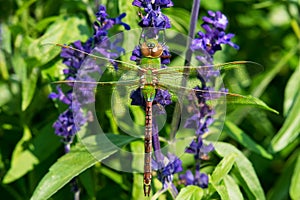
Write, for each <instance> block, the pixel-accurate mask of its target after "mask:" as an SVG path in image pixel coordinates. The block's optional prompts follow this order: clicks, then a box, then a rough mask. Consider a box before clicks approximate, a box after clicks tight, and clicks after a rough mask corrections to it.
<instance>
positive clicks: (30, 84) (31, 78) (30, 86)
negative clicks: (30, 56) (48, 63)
mask: <svg viewBox="0 0 300 200" xmlns="http://www.w3.org/2000/svg"><path fill="white" fill-rule="evenodd" d="M38 77H39V68H36V67H35V68H33V69H32V70H31V71H30V72H26V73H25V76H24V77H23V79H22V111H24V110H26V108H27V107H28V106H29V105H30V103H31V101H32V99H33V96H34V93H35V89H36V86H37V84H36V83H37V80H38Z"/></svg>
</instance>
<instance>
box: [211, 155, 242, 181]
mask: <svg viewBox="0 0 300 200" xmlns="http://www.w3.org/2000/svg"><path fill="white" fill-rule="evenodd" d="M236 157H237V155H236V154H235V153H232V154H228V155H226V156H225V157H224V158H223V159H222V160H221V162H220V163H219V164H218V165H217V167H216V168H215V170H214V171H213V173H212V175H211V178H212V180H211V181H212V182H213V183H214V184H215V185H218V184H219V183H220V182H221V181H222V179H223V178H224V177H225V176H226V175H227V174H228V173H229V171H230V170H231V168H232V166H233V164H234V163H235V159H236Z"/></svg>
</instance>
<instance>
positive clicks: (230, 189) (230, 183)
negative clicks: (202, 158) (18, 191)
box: [223, 175, 243, 200]
mask: <svg viewBox="0 0 300 200" xmlns="http://www.w3.org/2000/svg"><path fill="white" fill-rule="evenodd" d="M223 181H224V184H225V187H226V191H227V193H228V196H230V200H240V199H243V194H242V192H241V190H240V188H239V186H238V184H237V183H236V182H235V181H234V179H233V178H232V177H231V176H229V175H226V176H225V177H224V179H223Z"/></svg>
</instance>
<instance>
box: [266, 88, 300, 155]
mask: <svg viewBox="0 0 300 200" xmlns="http://www.w3.org/2000/svg"><path fill="white" fill-rule="evenodd" d="M299 110H300V93H298V95H297V97H296V98H295V103H294V105H293V106H292V108H291V109H290V112H289V115H288V116H287V118H286V120H285V121H284V124H283V125H282V127H281V129H280V130H279V132H278V133H277V134H276V135H275V137H274V138H273V139H272V141H271V145H270V150H271V151H273V152H279V151H281V150H283V149H284V148H285V147H286V146H288V145H289V144H290V143H292V142H293V141H294V140H295V139H296V138H297V137H299V133H300V115H299Z"/></svg>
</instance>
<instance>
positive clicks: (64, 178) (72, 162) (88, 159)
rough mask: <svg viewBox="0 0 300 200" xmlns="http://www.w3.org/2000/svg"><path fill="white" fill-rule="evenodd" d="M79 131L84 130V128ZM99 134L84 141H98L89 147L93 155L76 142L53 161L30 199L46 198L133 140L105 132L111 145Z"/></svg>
mask: <svg viewBox="0 0 300 200" xmlns="http://www.w3.org/2000/svg"><path fill="white" fill-rule="evenodd" d="M80 131H82V132H85V128H82V129H81V130H80ZM99 135H101V134H98V135H93V136H90V137H88V138H85V140H86V141H90V143H89V144H90V145H92V141H98V143H97V144H94V147H91V148H89V150H93V155H92V154H91V153H90V152H89V151H88V150H87V149H86V147H84V146H83V145H82V144H78V145H76V146H75V147H74V148H72V149H71V151H70V152H69V153H68V154H66V155H64V156H63V157H61V158H60V159H59V160H58V161H57V162H56V163H54V164H53V165H52V167H51V168H50V169H49V172H48V173H47V174H46V175H45V176H44V178H43V179H42V180H41V182H40V183H39V185H38V186H37V188H36V190H35V191H34V194H33V196H32V198H31V199H32V200H34V199H48V198H49V197H51V196H52V195H53V194H54V193H55V192H57V191H58V190H59V189H60V188H62V187H63V186H64V185H65V184H67V183H68V182H69V181H70V180H72V178H74V177H75V176H78V175H79V174H80V173H81V172H83V171H84V170H86V169H88V168H89V167H91V166H93V165H94V164H95V163H96V162H98V161H101V160H103V159H105V158H107V157H109V156H110V155H112V154H114V153H115V152H117V151H118V150H119V148H120V147H122V146H123V145H126V144H128V143H129V142H130V141H132V140H133V138H131V137H127V136H120V135H114V134H106V135H107V137H108V138H109V140H110V141H111V142H112V143H113V144H115V145H111V144H110V143H107V142H105V141H104V142H102V141H101V140H99V138H98V137H99ZM97 138H98V139H97ZM96 158H97V159H98V160H97V159H96Z"/></svg>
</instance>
